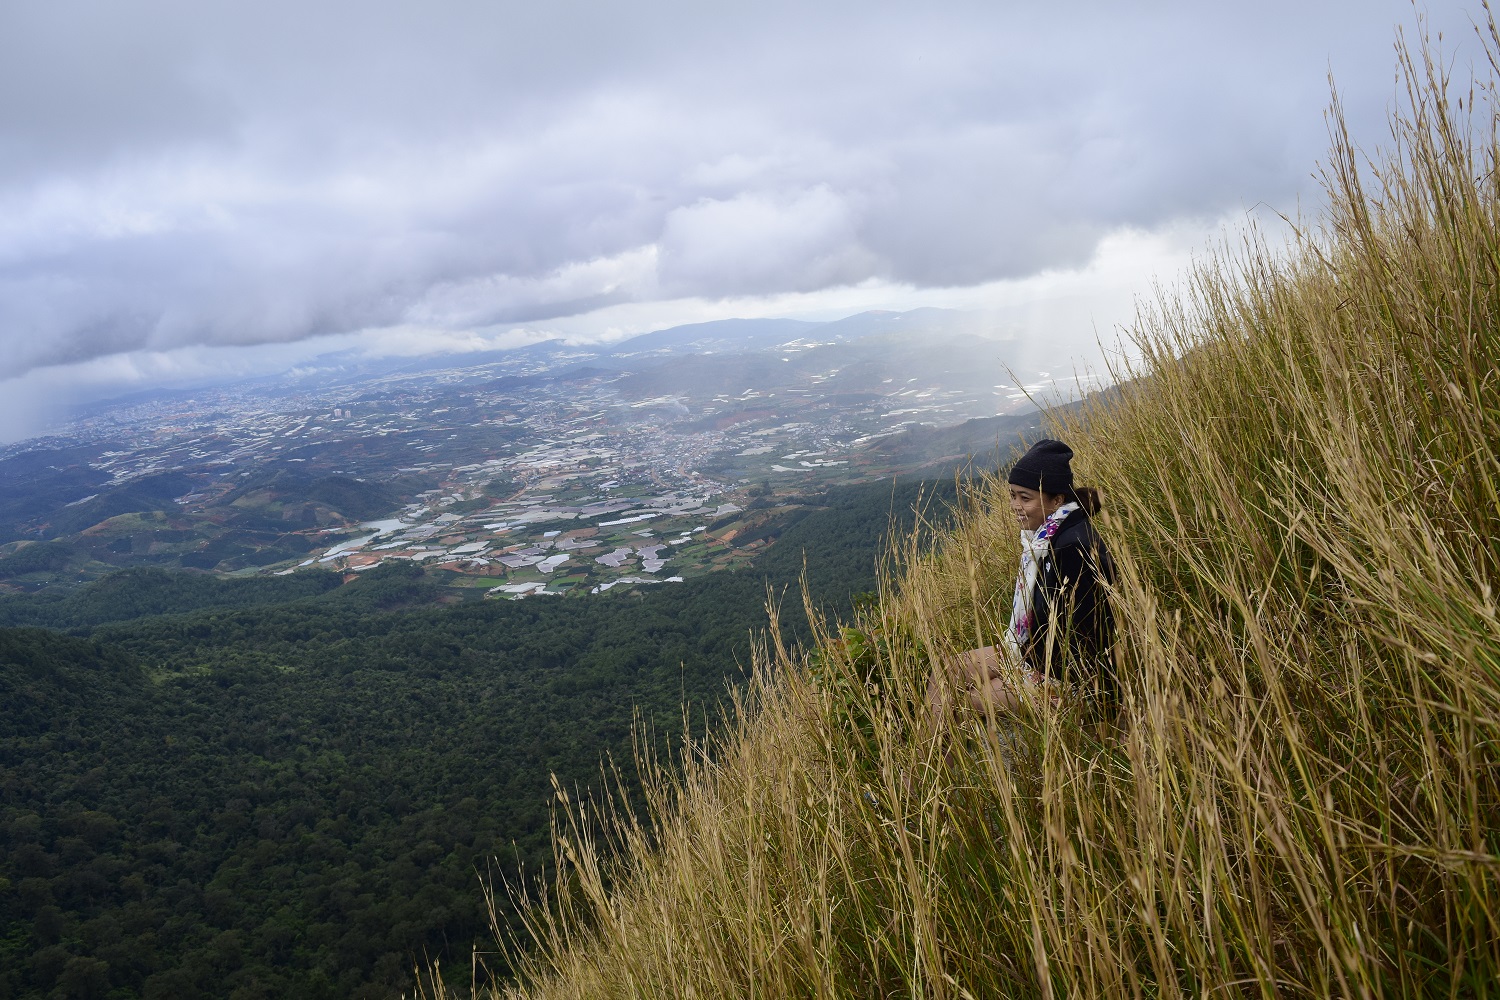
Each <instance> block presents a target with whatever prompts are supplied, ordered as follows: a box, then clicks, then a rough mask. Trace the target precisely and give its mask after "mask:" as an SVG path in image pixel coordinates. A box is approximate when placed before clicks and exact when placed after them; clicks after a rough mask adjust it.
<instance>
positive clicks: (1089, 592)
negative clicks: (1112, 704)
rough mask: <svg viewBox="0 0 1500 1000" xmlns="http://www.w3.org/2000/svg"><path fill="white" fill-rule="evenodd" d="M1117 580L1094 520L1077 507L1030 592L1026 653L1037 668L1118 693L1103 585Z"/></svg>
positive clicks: (1111, 624) (1111, 620)
mask: <svg viewBox="0 0 1500 1000" xmlns="http://www.w3.org/2000/svg"><path fill="white" fill-rule="evenodd" d="M1113 579H1114V564H1113V563H1112V562H1111V561H1110V558H1109V553H1108V552H1107V551H1106V550H1105V548H1104V542H1103V541H1102V540H1101V539H1100V538H1099V534H1098V532H1096V531H1095V530H1094V525H1093V522H1092V521H1091V520H1089V516H1088V514H1086V513H1084V512H1083V511H1082V510H1075V511H1073V512H1072V513H1071V514H1069V515H1068V516H1067V518H1066V519H1065V520H1064V521H1063V525H1062V530H1060V531H1059V532H1058V533H1057V534H1056V535H1053V536H1052V544H1051V546H1050V547H1049V548H1048V551H1047V554H1046V555H1045V556H1044V557H1043V558H1042V564H1041V566H1040V567H1039V568H1038V571H1037V577H1036V588H1035V589H1034V590H1033V591H1032V592H1031V607H1032V612H1033V614H1034V615H1035V618H1034V619H1033V624H1032V628H1031V635H1030V637H1029V638H1028V640H1027V643H1026V648H1025V649H1024V650H1022V656H1023V657H1024V658H1025V660H1026V662H1027V663H1028V664H1030V665H1031V667H1032V668H1033V669H1036V670H1039V671H1041V672H1042V673H1043V674H1046V675H1047V676H1048V677H1052V678H1056V679H1058V680H1063V681H1067V682H1069V683H1074V684H1081V685H1083V686H1085V687H1087V688H1091V689H1093V690H1095V691H1096V692H1097V693H1099V694H1103V695H1112V694H1113V693H1114V691H1115V671H1114V656H1113V647H1114V633H1115V626H1114V616H1113V615H1112V614H1111V612H1110V609H1109V597H1108V594H1107V593H1106V591H1105V586H1104V584H1106V583H1109V582H1111V581H1113Z"/></svg>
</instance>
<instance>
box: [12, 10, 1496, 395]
mask: <svg viewBox="0 0 1500 1000" xmlns="http://www.w3.org/2000/svg"><path fill="white" fill-rule="evenodd" d="M1432 19H1433V23H1434V25H1435V26H1436V27H1440V28H1445V29H1446V30H1447V31H1448V33H1449V35H1450V41H1455V40H1460V39H1463V38H1465V37H1466V36H1468V34H1469V28H1468V23H1469V22H1468V16H1467V14H1465V13H1464V11H1463V10H1462V9H1461V8H1460V7H1459V6H1456V5H1450V6H1446V7H1442V8H1434V9H1433V12H1432ZM1398 23H1402V24H1406V25H1408V27H1410V26H1411V24H1412V13H1411V8H1410V7H1409V6H1408V5H1407V4H1406V3H1404V2H1401V0H1334V2H1326V3H1319V4H1307V3H1290V2H1285V0H1277V2H1270V3H1260V4H1256V5H1248V4H1234V5H1229V4H1225V5H1207V4H1202V3H1193V4H1189V3H1180V4H1152V3H1144V4H1134V5H1120V4H1112V3H1072V4H1067V5H1042V4H1034V3H1027V4H1021V3H995V2H987V3H974V4H936V5H932V4H924V5H920V6H919V5H916V4H907V3H902V4H879V3H869V2H862V3H852V2H851V3H834V2H825V3H818V4H807V3H783V4H776V3H769V4H765V3H763V4H755V5H749V4H740V5H714V4H701V3H698V4H689V3H645V2H643V3H636V4H630V5H625V4H601V3H597V2H591V3H581V2H571V3H569V2H563V3H557V2H551V3H546V4H539V3H515V2H507V3H495V2H488V3H486V2H477V0H435V2H433V3H429V4H411V3H405V2H400V3H397V2H391V0H362V2H359V3H354V2H347V0H340V2H322V3H317V4H293V3H288V2H284V0H280V2H261V3H257V4H232V5H228V4H204V3H201V2H190V0H136V2H132V3H129V4H120V3H113V2H105V0H88V2H84V0H51V2H48V3H38V2H31V0H23V2H17V3H8V4H5V5H3V6H0V377H7V376H15V375H18V374H21V373H24V372H26V371H28V370H31V369H34V368H37V367H39V366H46V365H55V364H62V363H69V362H76V361H80V360H84V359H88V358H92V357H97V356H101V355H105V354H110V353H113V352H118V351H124V350H135V349H141V348H172V347H178V346H182V345H191V344H253V343H268V342H278V341H294V340H299V339H303V338H308V337H313V336H318V335H323V334H329V333H340V332H347V331H354V330H361V329H378V328H381V327H387V326H396V325H408V326H415V327H426V328H431V329H436V330H463V329H474V328H484V327H489V326H494V325H504V324H518V323H526V322H531V321H536V320H541V319H549V318H556V317H559V316H567V315H573V314H577V313H580V312H584V311H587V310H590V309H594V308H598V307H600V306H602V305H606V304H611V303H621V302H651V301H659V300H666V299H673V298H682V297H703V298H710V299H712V298H717V297H723V296H756V295H769V294H776V293H782V292H816V291H818V290H820V289H826V288H832V287H837V286H841V285H849V284H853V283H858V282H860V281H864V280H867V279H872V278H873V279H878V280H884V281H888V282H904V283H911V284H913V285H916V286H927V287H942V286H962V285H971V284H977V283H981V282H986V281H991V280H995V279H999V278H1006V277H1021V276H1025V275H1029V274H1035V273H1037V272H1039V271H1042V270H1045V269H1048V268H1059V267H1069V266H1077V265H1080V264H1082V263H1083V262H1085V261H1087V260H1088V259H1089V258H1090V256H1091V254H1092V253H1093V252H1094V249H1095V247H1096V246H1097V244H1098V241H1099V240H1100V239H1101V238H1102V237H1104V236H1105V235H1106V234H1108V233H1109V232H1111V231H1113V230H1116V229H1118V228H1119V227H1122V226H1135V227H1142V228H1147V229H1150V228H1155V227H1159V226H1163V225H1167V224H1170V223H1172V222H1173V221H1175V220H1180V219H1183V218H1188V217H1204V218H1217V217H1220V216H1222V215H1223V214H1224V213H1225V212H1229V211H1234V210H1236V209H1239V208H1246V207H1249V206H1251V205H1253V204H1256V203H1261V202H1264V203H1269V204H1270V205H1272V206H1274V207H1275V208H1277V209H1282V210H1287V211H1292V210H1295V208H1296V206H1297V201H1298V199H1299V198H1303V199H1305V198H1307V197H1308V196H1309V195H1312V194H1313V193H1314V192H1315V185H1314V184H1313V183H1312V182H1311V180H1310V176H1309V175H1310V173H1311V171H1312V169H1313V166H1314V161H1315V159H1316V158H1317V157H1318V156H1319V155H1320V154H1321V151H1322V149H1323V147H1324V145H1325V143H1326V133H1325V131H1324V127H1323V122H1322V118H1321V108H1322V107H1323V105H1324V104H1325V103H1326V100H1327V93H1328V92H1327V79H1326V78H1327V74H1328V72H1329V71H1330V70H1332V72H1333V73H1334V74H1335V76H1336V77H1337V78H1338V80H1339V82H1340V86H1341V88H1342V89H1343V90H1344V91H1345V95H1346V99H1347V103H1348V106H1349V108H1350V110H1351V113H1352V115H1353V117H1354V124H1355V128H1356V131H1357V132H1358V133H1359V134H1361V135H1366V136H1369V137H1370V139H1371V140H1372V141H1377V140H1378V139H1379V137H1380V133H1381V120H1382V118H1383V115H1384V112H1385V109H1386V107H1387V105H1388V104H1389V103H1390V101H1391V99H1392V97H1393V94H1394V86H1393V82H1394V58H1393V54H1392V41H1393V39H1394V28H1395V26H1396V25H1397V24H1398ZM1450 47H1451V46H1450ZM1461 51H1471V52H1472V51H1474V49H1473V47H1472V45H1470V47H1469V49H1468V50H1461Z"/></svg>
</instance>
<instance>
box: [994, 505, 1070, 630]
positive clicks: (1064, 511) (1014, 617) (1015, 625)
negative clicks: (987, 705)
mask: <svg viewBox="0 0 1500 1000" xmlns="http://www.w3.org/2000/svg"><path fill="white" fill-rule="evenodd" d="M1077 509H1078V505H1077V504H1076V503H1065V504H1063V505H1062V506H1061V507H1059V508H1057V510H1055V511H1053V512H1052V513H1051V514H1049V515H1048V516H1047V520H1045V521H1043V522H1042V526H1041V527H1040V528H1038V529H1036V531H1022V532H1021V568H1020V569H1019V570H1018V571H1017V572H1016V593H1015V596H1014V597H1012V598H1011V602H1010V631H1009V632H1007V633H1006V636H1005V637H1006V639H1008V640H1009V642H1010V646H1011V650H1012V651H1013V652H1015V653H1016V655H1017V656H1019V655H1020V653H1021V650H1023V649H1025V648H1026V640H1027V639H1029V638H1031V630H1032V628H1033V626H1035V625H1036V612H1034V611H1033V610H1032V608H1031V594H1032V591H1034V590H1035V589H1036V578H1037V574H1038V573H1039V572H1040V570H1041V563H1042V559H1043V558H1045V557H1046V555H1047V550H1048V549H1050V548H1051V547H1052V536H1054V535H1056V534H1057V533H1058V532H1059V531H1061V530H1062V523H1063V522H1064V521H1066V520H1067V519H1068V515H1069V514H1071V513H1073V512H1074V511H1075V510H1077Z"/></svg>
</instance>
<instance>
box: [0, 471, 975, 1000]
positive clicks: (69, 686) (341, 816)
mask: <svg viewBox="0 0 1500 1000" xmlns="http://www.w3.org/2000/svg"><path fill="white" fill-rule="evenodd" d="M953 489H954V486H953V483H952V482H951V481H950V482H946V483H944V482H937V483H928V484H925V485H924V484H918V483H911V484H903V485H900V486H895V487H893V485H892V484H891V483H890V482H886V483H883V484H875V485H872V486H865V487H851V488H846V489H841V490H837V491H833V492H831V493H829V494H827V495H824V496H822V497H820V498H817V499H816V500H815V508H816V509H814V510H813V512H812V513H810V514H809V515H808V516H806V517H805V518H803V519H802V520H801V521H799V522H798V523H796V524H794V525H792V526H790V527H788V528H787V529H786V530H785V532H784V534H783V535H782V536H781V537H780V538H779V539H778V540H777V541H776V542H775V544H774V545H772V546H771V547H769V548H768V549H766V550H765V551H764V552H763V553H762V554H761V555H760V557H759V558H758V559H757V561H756V562H755V564H754V565H753V567H752V568H751V569H749V570H739V571H733V572H730V571H726V572H721V573H716V574H711V575H708V576H705V577H702V578H699V579H696V580H690V581H688V582H687V583H684V584H679V585H672V586H660V587H654V588H640V589H639V590H637V591H630V592H612V593H608V594H601V595H597V596H592V597H580V598H566V599H563V598H554V599H530V600H526V601H518V602H511V601H496V600H488V601H472V602H468V603H464V604H458V605H444V604H441V603H435V599H436V597H437V595H438V594H439V593H440V588H439V587H438V586H437V584H436V583H435V582H434V581H433V580H432V579H430V578H429V577H428V576H427V575H425V574H424V573H423V571H422V570H421V568H420V567H418V566H415V565H413V566H387V567H381V568H380V569H379V570H376V571H372V572H370V573H368V574H367V575H365V576H364V577H362V578H360V579H357V580H354V581H353V582H350V583H347V584H346V583H343V582H342V581H341V579H340V578H339V577H338V576H336V575H333V574H328V573H322V572H309V573H303V574H297V575H294V576H290V577H283V578H268V579H244V580H225V579H220V578H214V577H210V576H205V575H202V574H189V573H180V572H177V573H168V572H165V571H161V570H132V571H126V572H123V573H119V574H116V575H115V576H112V577H108V578H105V579H103V580H101V581H98V582H97V583H94V584H90V585H88V586H85V587H81V588H78V589H76V590H73V591H70V592H65V593H64V592H59V593H53V594H39V595H29V596H14V597H10V598H7V599H5V600H4V601H0V626H3V627H0V703H3V704H4V706H5V711H4V714H3V716H0V1000H3V998H13V997H15V998H19V997H46V996H57V997H79V998H92V997H98V998H104V997H114V998H130V997H151V998H156V997H161V998H166V997H172V998H186V997H194V996H216V997H217V996H223V997H234V998H251V997H294V996H298V997H302V996H305V997H383V996H391V995H393V994H394V993H395V992H397V991H398V990H399V989H400V988H401V987H402V986H403V984H407V983H409V981H410V977H411V973H412V969H413V967H414V966H415V965H418V964H422V965H425V964H426V963H427V962H429V961H431V960H434V959H441V960H442V961H443V965H444V967H445V968H446V969H448V970H449V971H450V972H451V973H453V974H455V975H458V974H459V973H461V975H462V978H463V980H464V981H465V982H467V981H468V977H469V974H470V963H471V955H472V953H473V951H474V949H475V948H476V947H477V948H479V949H481V950H483V951H485V952H486V954H485V955H484V956H483V958H484V961H485V963H486V964H487V965H488V967H489V968H490V969H491V970H493V971H494V972H495V973H497V974H501V973H503V972H504V971H505V970H506V969H507V967H508V966H507V957H506V956H505V955H503V954H494V953H492V952H493V949H494V947H495V946H494V943H493V938H492V936H491V935H490V933H489V928H488V921H487V916H486V913H485V910H484V900H483V894H482V892H481V888H480V880H481V878H488V877H490V876H491V875H496V876H499V875H503V876H505V877H508V878H512V879H513V878H515V877H516V873H517V872H518V871H520V870H521V869H522V867H523V866H524V868H525V869H526V870H527V871H529V872H533V873H535V872H539V871H540V870H541V869H542V867H543V866H544V864H545V863H546V862H547V861H548V860H549V859H550V847H549V843H550V837H549V822H550V809H551V799H552V791H551V780H552V779H551V776H552V775H554V774H555V775H556V776H557V779H558V780H559V781H560V782H561V783H562V784H563V785H564V786H566V787H571V788H577V789H581V790H585V791H586V790H587V788H588V787H589V786H590V785H591V783H594V782H596V781H597V780H598V777H599V773H600V766H601V762H602V761H603V760H604V759H606V758H608V757H612V758H613V759H615V760H616V761H620V762H622V763H628V762H629V761H630V759H631V741H632V728H633V725H634V723H635V720H636V719H637V718H638V717H639V718H644V719H649V720H650V723H651V726H650V728H651V731H652V733H653V734H654V738H655V739H656V740H657V741H658V742H659V744H661V745H663V746H665V745H669V744H670V743H671V742H672V741H673V739H674V738H675V736H676V735H677V734H679V733H680V731H681V726H682V724H683V721H684V718H687V719H689V720H690V723H691V724H692V725H694V726H699V725H705V724H711V722H712V719H713V717H714V715H715V713H716V710H717V707H718V706H719V705H720V704H722V702H723V700H724V698H725V696H726V691H727V689H726V684H733V683H736V682H737V681H739V680H740V679H742V667H741V665H742V664H744V663H745V662H747V660H748V652H749V643H750V641H751V636H752V633H753V632H754V631H755V630H756V629H761V628H764V627H765V625H766V617H765V611H764V607H765V602H766V599H767V595H768V592H769V593H776V594H781V595H783V597H782V600H784V603H785V606H786V608H787V611H788V614H787V615H786V620H785V622H784V626H783V627H785V628H786V629H787V630H788V632H789V634H790V637H791V638H792V639H794V640H797V639H801V638H805V637H806V635H807V625H806V622H805V620H803V618H802V615H801V597H800V593H799V592H798V590H797V585H798V581H799V579H800V578H802V577H803V576H804V574H805V576H806V580H807V583H808V587H809V589H810V591H811V593H812V594H813V596H814V598H815V599H816V600H817V601H818V602H819V603H820V605H821V606H822V607H824V608H825V609H826V610H827V611H829V612H831V613H834V614H839V613H842V612H844V611H845V610H847V608H848V606H849V602H850V601H851V599H852V597H853V595H855V594H857V593H858V592H861V591H866V590H869V589H871V588H873V586H874V582H875V580H874V571H875V565H876V560H877V555H878V551H879V547H880V542H881V539H882V538H883V537H884V535H885V534H886V532H887V531H888V529H889V528H890V526H891V519H892V516H893V515H896V516H897V517H898V520H904V521H905V522H906V523H910V521H911V518H912V516H913V515H912V509H913V505H914V503H916V502H917V501H918V498H919V497H925V498H927V501H928V502H929V503H930V504H931V505H932V506H931V508H930V509H932V510H941V509H942V508H943V505H944V504H945V503H947V502H950V501H951V498H952V496H953ZM684 705H686V706H688V708H687V711H686V712H684V709H683V706H684ZM624 770H625V772H626V778H627V781H628V780H630V779H631V776H632V773H631V770H630V768H628V767H626V768H624Z"/></svg>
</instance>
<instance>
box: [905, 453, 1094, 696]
mask: <svg viewBox="0 0 1500 1000" xmlns="http://www.w3.org/2000/svg"><path fill="white" fill-rule="evenodd" d="M1072 459H1073V450H1072V449H1071V448H1069V447H1068V446H1067V445H1065V444H1063V443H1062V442H1061V441H1053V440H1042V441H1038V442H1037V443H1036V444H1034V445H1032V447H1031V449H1030V450H1029V451H1027V452H1026V454H1025V455H1023V456H1021V458H1020V459H1019V460H1018V461H1017V462H1016V463H1015V465H1013V466H1012V467H1011V469H1010V474H1009V476H1008V495H1009V499H1010V509H1011V512H1012V513H1013V514H1014V515H1015V518H1016V524H1017V525H1018V526H1019V527H1020V529H1021V565H1020V568H1019V570H1018V571H1017V573H1016V586H1015V593H1014V595H1013V597H1012V602H1011V616H1010V624H1009V626H1008V627H1007V629H1006V632H1005V640H1004V642H1003V643H1001V644H999V645H995V646H983V647H980V648H978V649H971V650H968V651H967V652H964V653H961V654H959V655H958V656H957V657H955V658H954V660H953V661H951V662H949V663H947V664H946V665H945V667H944V670H943V671H939V672H938V673H936V674H935V675H934V677H933V680H932V683H931V685H930V687H929V700H930V703H931V705H932V707H933V710H934V712H936V713H939V714H943V715H946V714H949V713H951V712H953V711H955V710H959V711H962V710H964V709H965V707H966V706H965V703H967V708H972V709H973V710H975V711H978V712H986V713H987V712H990V711H1013V710H1015V709H1017V708H1019V707H1021V706H1022V705H1023V704H1024V703H1025V702H1026V701H1027V700H1029V699H1032V698H1034V697H1036V696H1039V695H1040V696H1046V697H1051V698H1052V699H1054V700H1057V699H1060V698H1061V697H1063V696H1064V695H1065V694H1072V695H1076V696H1079V697H1082V698H1085V699H1092V700H1094V701H1099V700H1101V699H1109V698H1111V697H1113V694H1114V691H1115V673H1114V662H1113V655H1112V650H1111V645H1112V643H1113V639H1114V621H1113V616H1112V614H1111V612H1110V607H1109V600H1108V586H1109V583H1110V581H1111V579H1112V578H1113V565H1112V563H1111V562H1110V558H1109V552H1108V551H1107V550H1106V549H1105V547H1104V542H1103V541H1102V540H1101V539H1100V537H1099V534H1098V532H1096V531H1095V530H1094V525H1093V520H1092V518H1093V515H1094V514H1097V513H1098V511H1099V494H1098V492H1097V491H1096V490H1093V489H1090V488H1089V487H1086V486H1075V485H1074V484H1073V470H1072ZM955 692H958V693H960V694H961V695H962V698H961V699H959V698H955V697H954V696H953V695H954V693H955Z"/></svg>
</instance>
